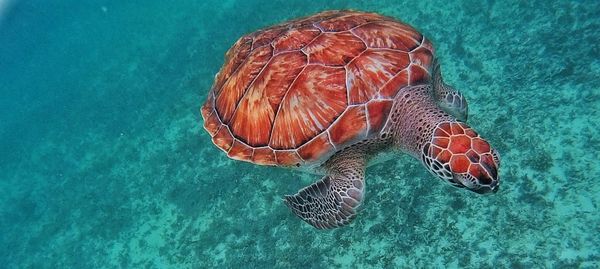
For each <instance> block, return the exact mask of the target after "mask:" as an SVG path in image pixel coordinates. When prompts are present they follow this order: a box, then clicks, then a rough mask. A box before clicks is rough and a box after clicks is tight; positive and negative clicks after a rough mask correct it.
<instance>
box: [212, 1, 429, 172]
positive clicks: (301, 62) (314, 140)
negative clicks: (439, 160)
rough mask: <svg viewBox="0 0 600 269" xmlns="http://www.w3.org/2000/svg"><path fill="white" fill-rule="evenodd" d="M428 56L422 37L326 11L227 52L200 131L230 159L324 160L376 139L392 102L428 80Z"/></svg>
mask: <svg viewBox="0 0 600 269" xmlns="http://www.w3.org/2000/svg"><path fill="white" fill-rule="evenodd" d="M432 59H433V47H432V46H431V43H430V42H429V41H427V39H425V38H424V37H423V36H422V35H421V34H420V33H419V32H418V31H416V30H415V29H414V28H412V27H410V26H408V25H406V24H404V23H401V22H399V21H396V20H394V19H392V18H388V17H385V16H381V15H377V14H372V13H363V12H354V11H326V12H322V13H319V14H316V15H313V16H310V17H306V18H301V19H297V20H293V21H289V22H286V23H283V24H280V25H276V26H273V27H270V28H267V29H264V30H259V31H256V32H254V33H251V34H248V35H246V36H244V37H242V38H240V39H239V40H238V41H237V42H236V43H235V44H234V45H233V46H232V48H231V49H230V50H229V51H228V52H227V53H226V59H225V64H224V66H223V68H222V69H221V70H220V72H219V73H218V74H217V76H216V77H215V82H214V84H213V87H212V89H211V93H210V94H209V97H208V99H207V101H206V103H205V104H204V106H203V107H202V111H201V112H202V117H203V118H204V122H205V123H204V127H205V129H206V130H207V131H208V132H209V134H210V135H211V136H212V137H213V142H214V143H215V144H216V145H217V146H218V147H219V148H221V149H222V150H223V151H225V152H227V154H228V156H229V157H231V158H234V159H238V160H244V161H249V162H253V163H256V164H261V165H282V166H297V165H304V164H315V163H322V162H323V161H325V160H326V159H327V158H329V157H330V156H331V155H332V154H334V153H335V152H336V151H337V150H340V149H342V148H344V147H345V146H348V145H351V144H353V143H357V141H361V140H364V139H366V138H368V137H370V136H374V135H377V136H379V133H380V132H381V131H382V128H383V126H384V125H385V124H386V122H387V120H388V119H387V118H388V115H389V114H390V111H391V109H392V104H393V101H392V100H393V98H394V97H395V96H396V94H397V93H398V91H399V90H400V89H402V88H403V87H405V86H407V85H416V84H418V83H420V82H421V81H422V80H425V79H428V78H429V77H430V74H429V70H430V65H431V62H432ZM350 122H352V123H353V124H349V123H350Z"/></svg>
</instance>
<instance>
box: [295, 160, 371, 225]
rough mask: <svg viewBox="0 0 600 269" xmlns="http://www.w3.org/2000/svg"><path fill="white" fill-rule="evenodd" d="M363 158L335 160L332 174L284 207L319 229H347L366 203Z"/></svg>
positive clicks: (309, 187)
mask: <svg viewBox="0 0 600 269" xmlns="http://www.w3.org/2000/svg"><path fill="white" fill-rule="evenodd" d="M364 169H365V168H364V159H363V157H362V156H361V157H359V158H335V159H334V160H332V166H331V167H330V168H329V169H328V171H329V173H328V175H326V176H325V177H323V179H321V180H320V181H318V182H315V183H313V184H311V185H310V186H307V187H305V188H303V189H301V190H300V191H298V193H297V194H295V195H286V196H285V199H284V202H285V204H286V205H287V206H288V207H289V208H290V209H291V210H292V212H294V214H296V215H297V216H298V217H300V218H301V219H302V220H304V221H306V222H308V223H309V224H310V225H312V226H314V227H315V228H318V229H330V228H335V227H340V226H344V225H346V224H348V223H350V221H351V220H352V219H354V217H355V216H356V210H357V209H358V207H359V206H360V205H361V203H362V201H363V197H364V195H363V191H364V186H365V184H364Z"/></svg>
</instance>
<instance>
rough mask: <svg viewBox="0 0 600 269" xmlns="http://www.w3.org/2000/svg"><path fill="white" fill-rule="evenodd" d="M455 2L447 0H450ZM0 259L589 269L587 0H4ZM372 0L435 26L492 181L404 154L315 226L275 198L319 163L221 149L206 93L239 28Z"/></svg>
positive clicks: (367, 6) (599, 173) (598, 218)
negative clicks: (253, 158) (349, 210)
mask: <svg viewBox="0 0 600 269" xmlns="http://www.w3.org/2000/svg"><path fill="white" fill-rule="evenodd" d="M451 2H453V1H451ZM0 6H1V7H3V11H2V12H0V14H2V15H1V17H0V268H101V267H106V268H142V267H144V268H210V267H218V268H273V267H278V268H299V267H308V268H327V267H331V268H382V267H385V268H394V267H396V268H415V267H416V268H433V267H450V268H452V267H454V268H455V267H461V268H462V267H471V268H499V267H511V268H532V267H533V268H576V267H579V268H598V267H600V251H599V249H600V237H599V236H598V234H600V214H599V213H600V210H599V207H600V185H599V184H597V181H598V178H600V164H599V162H598V156H599V155H600V135H599V134H598V129H600V110H599V108H600V79H599V78H600V47H599V46H598V44H600V31H598V29H600V5H599V4H598V3H597V2H596V1H571V2H569V1H553V3H551V1H529V2H528V3H521V2H520V1H493V0H492V1H456V3H447V1H405V2H401V1H376V2H375V1H335V0H330V1H310V2H308V1H307V2H305V1H235V0H230V1H87V2H86V1H71V0H69V1H0ZM341 8H344V9H345V8H352V9H359V10H366V11H375V12H379V13H382V14H385V15H389V16H393V17H396V18H399V19H401V20H403V21H405V22H407V23H410V24H412V25H414V26H415V27H416V28H418V29H419V30H421V31H422V32H423V33H424V34H425V35H426V36H427V37H429V38H430V39H431V40H433V42H434V44H435V46H436V48H437V55H438V56H439V57H440V59H441V62H442V66H443V72H444V76H445V78H446V81H447V82H449V83H450V84H452V85H454V86H455V87H456V88H457V89H460V90H462V92H463V93H464V94H465V95H466V97H467V98H468V100H469V106H470V118H469V123H470V125H472V126H474V127H475V128H476V129H478V130H479V132H480V133H481V134H482V135H483V136H484V137H487V138H488V139H489V140H490V141H491V143H492V144H493V145H494V146H495V147H496V148H498V149H499V151H500V153H501V155H502V160H503V162H502V165H503V166H502V168H501V171H500V174H501V178H502V180H503V182H502V188H501V190H500V191H499V192H498V193H496V194H494V195H488V196H480V195H477V194H474V193H471V192H466V191H462V190H458V189H454V188H452V187H450V186H448V184H443V183H441V182H439V181H438V180H437V179H435V178H433V177H432V176H431V175H430V174H429V173H428V172H427V171H426V170H425V169H424V168H423V167H422V165H421V164H420V163H419V162H418V161H417V160H413V159H410V158H408V157H406V156H401V157H399V158H397V159H395V160H392V161H387V162H385V163H382V164H378V165H376V166H373V167H370V168H369V169H368V170H367V181H366V182H367V185H368V187H367V194H366V202H365V204H364V208H363V210H362V211H361V212H360V214H359V216H358V218H357V219H356V220H355V221H354V222H353V223H352V224H351V225H349V226H347V227H344V228H341V229H336V230H332V231H318V230H315V229H313V228H312V227H310V226H309V225H307V224H306V223H304V222H302V221H300V220H299V219H298V218H296V217H295V216H293V214H292V213H291V212H290V211H289V210H288V209H287V208H286V207H285V206H284V204H283V203H282V201H281V197H282V196H283V195H284V194H291V193H295V192H296V190H297V189H299V188H301V187H303V186H305V185H307V184H309V183H311V182H312V181H314V180H315V178H314V176H312V175H307V174H302V173H300V172H297V171H290V170H284V169H278V168H268V167H259V166H253V165H251V164H248V163H242V162H236V161H232V160H229V159H227V157H226V156H225V155H224V154H222V152H221V151H220V150H218V149H217V148H216V147H214V146H213V145H212V143H211V142H210V139H209V136H208V134H206V133H205V132H204V130H203V129H202V128H201V117H200V113H199V107H200V105H201V104H202V103H203V101H204V100H205V98H206V95H207V92H208V90H209V89H210V86H211V84H212V82H213V76H214V74H215V73H216V72H217V71H218V70H219V68H220V66H221V64H222V62H223V54H224V52H225V51H226V50H227V49H228V48H229V46H230V45H231V44H232V43H233V42H235V40H236V39H237V38H238V37H239V36H241V35H243V34H245V33H248V32H251V31H254V30H256V29H259V28H262V27H265V26H268V25H271V24H274V23H278V22H281V21H284V20H287V19H290V18H294V17H298V16H304V15H309V14H312V13H314V12H317V11H321V10H325V9H341Z"/></svg>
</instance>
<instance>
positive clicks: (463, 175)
mask: <svg viewBox="0 0 600 269" xmlns="http://www.w3.org/2000/svg"><path fill="white" fill-rule="evenodd" d="M421 155H422V161H423V164H424V165H425V166H426V167H427V169H428V170H429V171H430V172H431V173H433V174H434V175H436V176H438V177H440V178H441V179H443V180H445V181H448V182H449V183H450V184H452V185H453V186H456V187H459V188H466V189H468V190H470V191H474V192H477V193H489V192H496V191H498V187H499V183H500V181H499V178H498V168H499V167H500V156H499V155H498V153H497V151H496V150H494V149H493V148H492V147H491V146H490V144H489V143H488V142H487V141H485V140H484V139H482V138H481V137H480V136H479V135H478V134H477V133H476V132H475V131H474V130H473V129H471V128H470V127H469V126H467V125H466V124H464V123H462V122H448V121H446V122H441V123H439V124H437V126H436V127H435V129H434V131H433V135H432V136H431V139H430V140H429V142H427V143H425V144H424V145H423V149H422V152H421Z"/></svg>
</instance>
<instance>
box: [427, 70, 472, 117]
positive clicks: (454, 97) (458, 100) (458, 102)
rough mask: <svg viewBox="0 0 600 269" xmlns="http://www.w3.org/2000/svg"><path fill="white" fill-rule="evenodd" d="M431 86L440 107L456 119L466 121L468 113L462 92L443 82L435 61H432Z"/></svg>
mask: <svg viewBox="0 0 600 269" xmlns="http://www.w3.org/2000/svg"><path fill="white" fill-rule="evenodd" d="M433 88H434V91H435V93H434V94H435V98H436V100H437V101H438V104H439V105H440V107H442V109H443V110H444V111H446V112H447V113H448V114H450V115H452V116H454V117H455V118H457V119H458V120H460V121H464V122H466V121H467V116H468V113H469V106H468V105H467V99H466V98H465V96H464V95H463V94H462V93H460V92H459V91H457V90H455V89H454V88H452V87H451V86H449V85H447V84H446V83H444V80H443V79H442V72H441V70H440V65H439V63H438V62H437V61H435V62H434V63H433Z"/></svg>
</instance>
